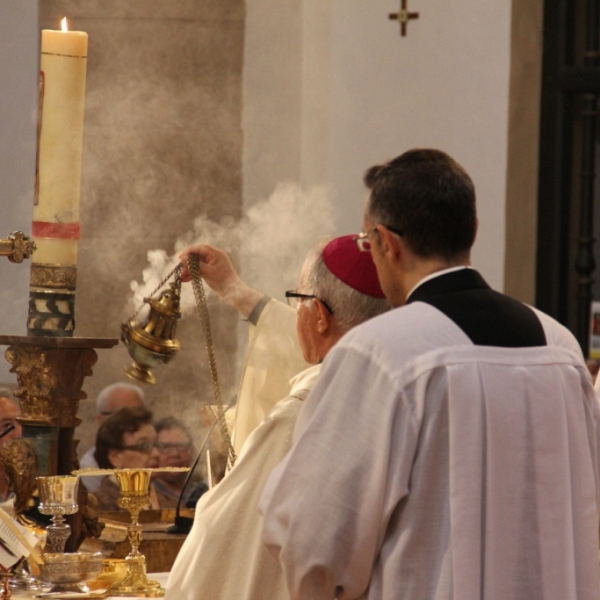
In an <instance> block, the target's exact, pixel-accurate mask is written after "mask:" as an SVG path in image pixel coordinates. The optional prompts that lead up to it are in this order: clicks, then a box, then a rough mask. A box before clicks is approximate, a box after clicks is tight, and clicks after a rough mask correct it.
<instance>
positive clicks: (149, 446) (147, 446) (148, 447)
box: [119, 442, 156, 454]
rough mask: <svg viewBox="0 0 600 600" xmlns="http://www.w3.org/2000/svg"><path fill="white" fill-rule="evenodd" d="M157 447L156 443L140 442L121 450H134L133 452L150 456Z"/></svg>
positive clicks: (123, 447) (122, 447)
mask: <svg viewBox="0 0 600 600" xmlns="http://www.w3.org/2000/svg"><path fill="white" fill-rule="evenodd" d="M155 446H156V444H154V442H140V443H139V444H131V445H130V446H121V447H120V448H119V450H133V452H143V453H144V454H150V453H151V452H152V450H154V448H155Z"/></svg>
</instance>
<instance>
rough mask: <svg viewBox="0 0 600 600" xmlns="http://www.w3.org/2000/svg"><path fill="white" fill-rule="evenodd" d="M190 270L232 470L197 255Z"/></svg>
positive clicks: (191, 257) (190, 258)
mask: <svg viewBox="0 0 600 600" xmlns="http://www.w3.org/2000/svg"><path fill="white" fill-rule="evenodd" d="M188 270H189V272H190V275H191V277H192V287H193V288H194V296H195V298H196V305H197V306H198V314H199V315H200V323H201V326H202V332H203V333H204V341H205V344H206V352H207V354H208V362H209V364H210V374H211V378H212V384H213V390H214V396H215V402H216V404H217V411H218V419H219V426H220V427H221V434H222V436H223V440H224V441H225V446H226V448H227V462H228V464H229V468H231V467H233V465H234V464H235V460H236V455H235V450H234V449H233V445H232V443H231V436H230V435H229V430H228V429H227V424H226V423H225V411H224V409H223V401H222V399H221V390H220V387H219V375H218V372H217V361H216V359H215V351H214V347H213V342H212V335H211V332H210V320H209V317H208V308H207V306H206V294H205V293H204V286H203V285H202V278H201V275H200V264H199V259H198V256H197V255H195V254H190V255H189V256H188Z"/></svg>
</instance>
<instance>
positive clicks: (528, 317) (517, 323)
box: [406, 269, 546, 348]
mask: <svg viewBox="0 0 600 600" xmlns="http://www.w3.org/2000/svg"><path fill="white" fill-rule="evenodd" d="M413 302H425V303H427V304H430V305H431V306H433V307H435V308H437V309H438V310H439V311H441V312H442V313H444V314H445V315H446V316H447V317H448V318H449V319H451V320H452V321H454V323H456V325H457V326H458V327H460V328H461V329H462V330H463V331H464V333H465V334H466V335H467V336H468V337H469V338H470V340H471V341H472V342H473V343H474V344H476V345H478V346H497V347H501V348H525V347H530V346H545V345H546V335H545V333H544V328H543V327H542V324H541V323H540V320H539V319H538V317H537V315H536V314H535V312H534V311H533V310H532V309H531V308H530V307H528V306H526V305H525V304H522V303H521V302H518V301H517V300H514V299H513V298H509V297H508V296H505V295H504V294H501V293H499V292H496V291H494V290H492V289H491V288H490V286H489V285H488V284H487V283H486V282H485V280H484V279H483V277H482V276H481V275H480V274H479V273H478V272H477V271H475V270H474V269H460V270H458V271H451V272H450V273H444V274H442V275H439V276H438V277H434V278H433V279H429V280H428V281H425V282H424V283H422V284H421V285H419V286H417V287H416V288H415V289H414V290H413V292H412V293H411V295H410V297H409V298H408V300H407V302H406V303H407V304H411V303H413Z"/></svg>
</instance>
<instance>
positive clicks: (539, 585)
mask: <svg viewBox="0 0 600 600" xmlns="http://www.w3.org/2000/svg"><path fill="white" fill-rule="evenodd" d="M538 316H539V319H540V321H541V323H542V326H543V329H544V332H545V334H546V339H547V342H548V346H537V347H529V348H527V347H526V348H517V349H515V348H494V347H488V346H477V345H474V344H473V342H472V341H471V339H470V338H469V337H468V336H467V335H466V334H465V333H464V331H463V330H462V329H461V328H460V327H459V326H458V325H456V324H455V322H453V321H452V320H451V319H450V318H448V317H447V316H445V315H444V314H443V313H442V312H440V311H439V310H438V309H436V308H434V307H433V306H431V305H429V304H426V303H424V302H415V303H414V304H412V305H408V306H405V307H403V308H400V309H397V310H395V311H392V312H391V313H388V314H387V315H384V316H382V317H378V318H377V319H375V320H373V321H371V322H369V323H367V324H365V325H363V326H361V327H360V328H358V329H356V330H354V331H353V332H351V333H350V334H349V335H347V336H346V337H345V338H343V339H342V341H341V342H340V343H339V344H338V346H337V347H336V348H335V349H334V350H333V351H332V353H331V354H330V356H329V357H328V358H327V360H326V363H325V365H324V370H323V373H322V376H321V380H320V382H319V384H318V385H317V388H316V389H315V391H314V393H313V395H311V396H310V397H309V398H308V400H307V401H306V405H305V408H304V409H303V412H302V413H301V415H300V417H299V420H298V427H297V430H296V433H297V437H299V439H298V443H297V445H296V447H295V448H294V450H293V451H292V453H291V454H290V455H288V458H287V460H286V461H285V462H284V463H283V465H282V466H281V467H279V468H278V469H277V471H276V475H275V477H274V478H272V480H271V481H270V482H269V485H268V486H267V490H266V494H265V496H264V498H263V507H264V506H265V505H266V504H267V503H270V504H271V508H267V516H266V520H265V534H264V539H265V541H266V542H267V543H268V544H269V545H271V547H272V549H273V550H274V551H275V552H278V551H279V549H280V554H279V556H280V559H281V560H282V562H283V565H284V570H285V571H286V577H287V580H288V584H289V586H290V590H291V591H292V598H309V597H311V594H314V595H315V597H324V598H328V597H334V595H335V594H337V597H338V598H340V599H342V598H343V599H350V598H357V597H359V596H360V595H361V594H362V593H363V592H364V591H365V589H367V587H368V597H369V598H394V599H396V598H402V599H411V600H412V599H413V598H414V599H415V600H416V599H419V600H423V599H436V600H442V599H443V600H446V599H452V598H455V599H458V598H460V599H461V600H463V599H464V600H471V599H473V600H474V599H480V598H498V599H505V598H512V599H523V600H525V599H527V600H532V599H536V598H544V599H549V598H552V599H554V598H555V599H556V600H565V599H567V598H578V599H581V598H590V599H591V598H594V599H597V597H598V508H597V502H598V499H597V489H598V482H597V480H598V477H597V474H598V465H597V444H598V442H597V420H598V405H597V402H596V399H595V396H594V393H593V389H592V386H591V382H590V380H589V376H588V374H587V372H586V371H585V366H584V365H583V363H582V361H581V359H580V357H579V356H578V355H577V353H576V352H575V350H576V348H577V346H576V343H575V342H574V340H573V339H572V336H570V334H568V333H567V332H566V330H564V328H562V327H561V326H559V325H558V324H556V323H555V322H554V321H552V320H551V319H549V318H548V317H545V316H543V315H538ZM336 399H337V401H336ZM324 431H327V432H331V434H330V435H323V432H324ZM300 434H302V435H300ZM361 440H365V442H363V443H361V442H360V441H361ZM300 486H301V489H302V490H303V493H302V494H301V495H297V494H296V496H294V489H296V490H297V489H299V487H300ZM315 532H318V535H315ZM336 588H337V591H336Z"/></svg>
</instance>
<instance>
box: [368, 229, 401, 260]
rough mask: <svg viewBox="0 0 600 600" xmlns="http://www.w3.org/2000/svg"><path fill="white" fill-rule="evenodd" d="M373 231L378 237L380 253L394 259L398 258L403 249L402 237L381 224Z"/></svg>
mask: <svg viewBox="0 0 600 600" xmlns="http://www.w3.org/2000/svg"><path fill="white" fill-rule="evenodd" d="M375 231H376V232H377V234H378V237H379V251H380V253H381V254H388V255H390V256H392V257H394V258H396V257H398V256H399V255H400V254H401V252H402V250H404V247H405V244H404V240H403V239H402V237H401V236H400V235H399V234H397V233H395V232H393V231H391V230H390V229H388V228H387V227H386V226H385V225H381V224H380V225H377V226H376V227H375Z"/></svg>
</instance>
